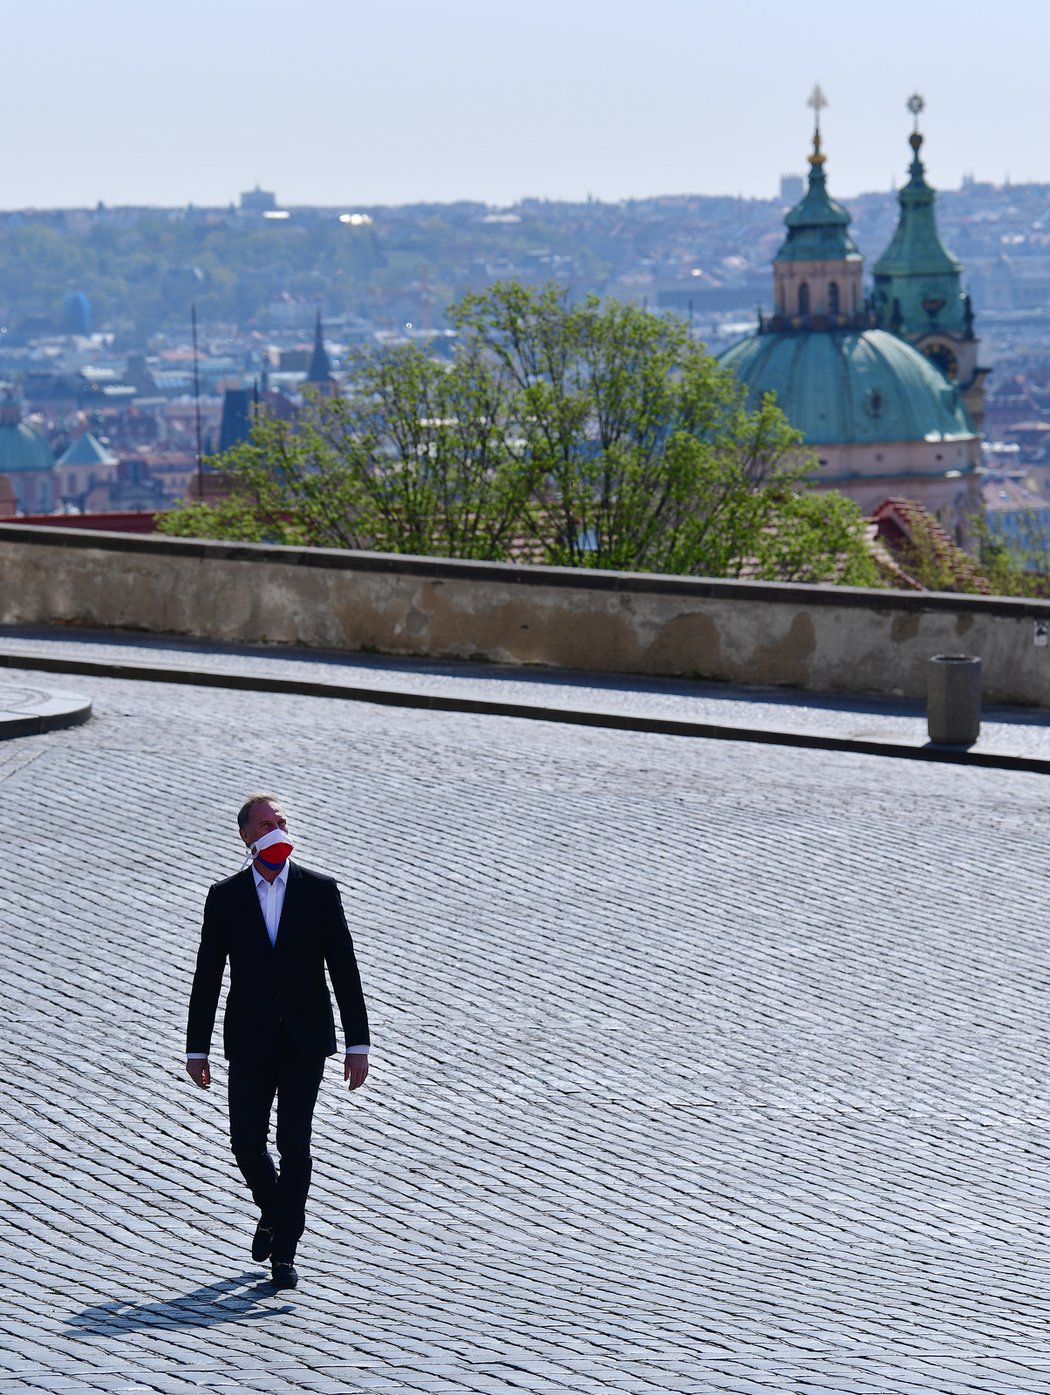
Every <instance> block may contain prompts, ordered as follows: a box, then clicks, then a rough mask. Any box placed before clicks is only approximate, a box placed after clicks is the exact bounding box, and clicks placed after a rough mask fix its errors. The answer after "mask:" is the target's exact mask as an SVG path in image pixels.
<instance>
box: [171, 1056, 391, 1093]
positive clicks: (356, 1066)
mask: <svg viewBox="0 0 1050 1395" xmlns="http://www.w3.org/2000/svg"><path fill="white" fill-rule="evenodd" d="M191 1064H192V1062H191ZM367 1075H368V1057H367V1055H366V1054H365V1053H364V1052H363V1051H348V1052H347V1053H346V1060H345V1061H344V1063H343V1079H344V1080H349V1082H350V1088H351V1090H359V1089H360V1088H361V1086H362V1085H363V1084H364V1083H365V1077H366V1076H367Z"/></svg>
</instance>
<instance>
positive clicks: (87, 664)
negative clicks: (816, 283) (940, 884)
mask: <svg viewBox="0 0 1050 1395" xmlns="http://www.w3.org/2000/svg"><path fill="white" fill-rule="evenodd" d="M0 668H13V669H26V670H35V671H39V672H42V673H72V674H79V675H81V676H84V677H95V678H123V679H131V680H133V681H137V682H140V683H173V684H181V685H184V686H186V687H198V688H225V689H230V690H234V691H240V692H258V693H285V694H288V695H289V696H298V697H321V698H332V699H341V700H342V701H344V702H365V703H372V704H375V705H377V706H382V707H403V708H417V709H422V710H424V711H428V712H450V713H463V714H469V715H472V716H488V717H512V718H517V719H519V720H524V721H532V722H553V723H560V724H562V725H565V726H583V727H600V728H603V729H606V730H612V731H634V732H644V733H648V734H650V735H657V736H680V737H692V738H701V739H705V740H709V741H742V742H748V743H752V744H758V745H765V746H788V747H794V748H796V749H806V750H815V751H843V752H848V753H851V754H854V755H869V756H888V757H892V758H893V759H896V760H917V761H931V762H934V763H937V764H942V765H965V766H971V767H978V768H982V769H986V770H1015V771H1023V772H1028V773H1031V774H1040V775H1050V759H1041V758H1040V757H1038V756H1011V755H1006V754H1001V753H997V752H994V751H974V750H970V749H968V748H966V747H955V746H939V745H936V744H935V743H932V742H931V743H929V744H928V745H924V746H915V745H910V744H908V743H906V742H900V741H884V740H879V739H871V740H865V739H863V738H859V737H849V736H824V735H821V734H820V733H817V732H802V731H783V730H779V729H776V728H772V727H749V726H736V725H734V724H733V723H730V722H701V721H684V720H682V719H680V718H672V717H644V716H639V715H636V714H632V713H625V712H595V711H589V710H586V709H583V708H573V707H550V706H545V705H542V704H536V703H521V702H499V701H494V700H491V699H486V698H465V697H453V696H451V695H447V694H440V693H413V692H407V691H405V690H403V689H399V688H371V687H365V686H363V685H361V684H342V683H322V682H317V681H314V680H311V679H304V678H268V677H266V675H264V674H247V673H223V672H218V671H215V670H211V669H191V668H184V667H181V666H174V665H164V664H137V663H131V662H127V661H123V662H120V663H115V662H104V661H102V660H100V659H70V658H60V657H55V656H52V655H46V654H38V653H32V652H30V653H23V654H20V653H17V652H15V651H11V650H7V651H3V652H0ZM19 720H21V719H19ZM29 720H36V719H29ZM37 730H39V728H36V729H34V731H37ZM6 734H8V735H23V734H30V733H29V732H25V733H23V732H20V731H19V732H15V731H9V732H7V733H6Z"/></svg>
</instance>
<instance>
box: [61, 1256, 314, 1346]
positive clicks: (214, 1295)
mask: <svg viewBox="0 0 1050 1395" xmlns="http://www.w3.org/2000/svg"><path fill="white" fill-rule="evenodd" d="M253 1279H254V1280H255V1282H254V1283H252V1282H251V1281H252V1280H253ZM247 1284H250V1287H248V1288H245V1285H247ZM238 1289H239V1290H242V1291H241V1292H236V1291H235V1290H238ZM273 1293H274V1289H273V1288H271V1286H270V1284H269V1282H268V1281H267V1280H265V1279H259V1275H258V1271H257V1270H256V1271H254V1272H251V1273H247V1274H239V1275H238V1276H237V1278H235V1279H220V1280H219V1281H218V1282H217V1283H214V1284H207V1285H205V1286H204V1287H202V1288H195V1289H193V1290H192V1291H191V1292H190V1293H186V1294H184V1295H183V1296H182V1297H181V1298H170V1299H168V1300H166V1301H161V1302H157V1303H96V1304H92V1306H91V1307H90V1308H84V1309H82V1310H81V1311H80V1312H79V1313H73V1314H72V1315H71V1316H70V1317H68V1318H66V1327H67V1329H72V1333H73V1335H79V1334H81V1333H83V1335H84V1336H89V1337H95V1336H112V1335H113V1334H114V1333H119V1332H136V1331H142V1330H144V1329H148V1328H151V1327H169V1328H170V1327H211V1326H212V1325H213V1324H215V1323H217V1322H252V1321H253V1320H257V1319H263V1318H270V1317H278V1316H280V1315H281V1314H282V1313H290V1312H292V1311H293V1308H292V1305H291V1304H290V1303H282V1304H280V1305H279V1306H276V1307H275V1306H273V1305H272V1304H267V1306H266V1307H261V1306H260V1304H259V1299H260V1298H266V1297H269V1296H270V1295H272V1294H273Z"/></svg>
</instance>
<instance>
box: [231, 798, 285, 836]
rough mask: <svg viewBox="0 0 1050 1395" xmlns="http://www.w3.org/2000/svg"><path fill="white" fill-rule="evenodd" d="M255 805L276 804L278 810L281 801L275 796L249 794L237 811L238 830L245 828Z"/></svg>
mask: <svg viewBox="0 0 1050 1395" xmlns="http://www.w3.org/2000/svg"><path fill="white" fill-rule="evenodd" d="M255 804H276V805H277V807H278V808H280V807H281V801H280V800H279V799H278V798H277V796H276V795H275V794H250V795H249V796H248V798H247V799H246V800H245V801H244V803H243V804H242V805H241V807H240V808H239V809H238V810H237V827H238V828H244V827H246V825H247V823H248V819H249V816H250V815H251V812H252V806H253V805H255Z"/></svg>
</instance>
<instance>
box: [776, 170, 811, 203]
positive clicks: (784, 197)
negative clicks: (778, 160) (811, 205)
mask: <svg viewBox="0 0 1050 1395" xmlns="http://www.w3.org/2000/svg"><path fill="white" fill-rule="evenodd" d="M805 187H806V183H805V180H804V179H803V178H802V176H801V175H800V174H782V175H781V176H780V202H781V203H787V204H796V203H798V201H799V199H800V198H801V197H802V194H803V192H804V190H805Z"/></svg>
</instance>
